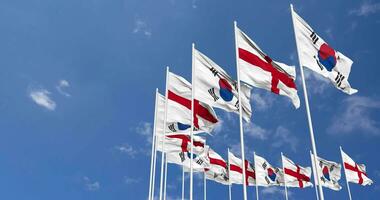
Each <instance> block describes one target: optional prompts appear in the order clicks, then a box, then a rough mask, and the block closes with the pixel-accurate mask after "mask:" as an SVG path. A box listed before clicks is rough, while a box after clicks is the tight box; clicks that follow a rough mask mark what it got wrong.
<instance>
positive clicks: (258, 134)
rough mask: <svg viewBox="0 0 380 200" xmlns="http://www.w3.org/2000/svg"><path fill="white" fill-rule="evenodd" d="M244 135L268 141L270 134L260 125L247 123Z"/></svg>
mask: <svg viewBox="0 0 380 200" xmlns="http://www.w3.org/2000/svg"><path fill="white" fill-rule="evenodd" d="M244 133H245V134H247V135H249V136H251V137H253V138H256V139H260V140H266V139H267V138H268V135H269V134H270V132H269V131H268V130H266V129H264V128H262V127H261V126H259V125H256V124H254V123H245V124H244Z"/></svg>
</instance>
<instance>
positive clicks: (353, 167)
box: [340, 150, 373, 186]
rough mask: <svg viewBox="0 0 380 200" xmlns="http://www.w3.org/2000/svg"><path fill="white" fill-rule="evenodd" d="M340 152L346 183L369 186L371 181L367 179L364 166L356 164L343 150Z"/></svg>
mask: <svg viewBox="0 0 380 200" xmlns="http://www.w3.org/2000/svg"><path fill="white" fill-rule="evenodd" d="M340 152H341V154H342V160H343V168H344V172H345V175H346V179H347V181H348V182H351V183H356V184H359V185H363V186H366V185H371V184H372V183H373V181H372V180H371V179H369V178H368V176H367V172H366V167H365V165H363V164H357V163H356V162H355V161H354V160H352V159H351V158H350V156H348V155H347V154H346V153H345V152H343V150H341V151H340Z"/></svg>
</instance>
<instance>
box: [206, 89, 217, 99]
mask: <svg viewBox="0 0 380 200" xmlns="http://www.w3.org/2000/svg"><path fill="white" fill-rule="evenodd" d="M208 93H209V94H210V95H211V97H212V98H213V99H214V101H217V100H218V99H219V97H218V96H216V94H215V88H210V89H209V90H208Z"/></svg>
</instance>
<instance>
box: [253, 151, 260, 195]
mask: <svg viewBox="0 0 380 200" xmlns="http://www.w3.org/2000/svg"><path fill="white" fill-rule="evenodd" d="M253 163H254V166H255V167H256V152H253ZM255 174H256V171H255ZM255 179H256V180H255V185H256V200H259V186H258V185H257V176H256V175H255Z"/></svg>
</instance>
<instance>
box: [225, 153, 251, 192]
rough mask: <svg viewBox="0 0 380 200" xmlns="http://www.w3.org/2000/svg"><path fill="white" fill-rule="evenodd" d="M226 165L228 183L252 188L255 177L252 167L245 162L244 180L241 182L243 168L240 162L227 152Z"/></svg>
mask: <svg viewBox="0 0 380 200" xmlns="http://www.w3.org/2000/svg"><path fill="white" fill-rule="evenodd" d="M228 164H229V178H230V183H234V184H243V183H244V184H246V185H249V186H253V185H255V184H256V175H255V169H254V166H253V165H252V164H251V163H249V162H248V160H245V162H244V165H245V180H244V182H243V168H242V164H243V162H242V160H241V159H240V158H238V157H236V156H235V155H234V154H232V153H231V152H228Z"/></svg>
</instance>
